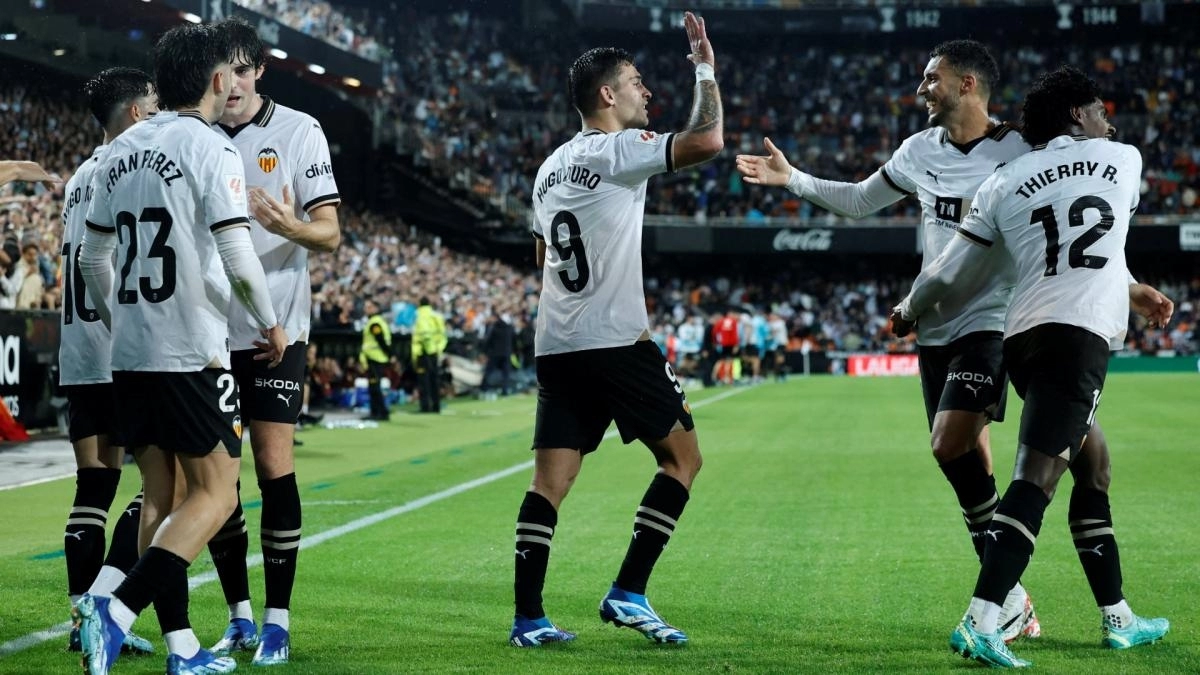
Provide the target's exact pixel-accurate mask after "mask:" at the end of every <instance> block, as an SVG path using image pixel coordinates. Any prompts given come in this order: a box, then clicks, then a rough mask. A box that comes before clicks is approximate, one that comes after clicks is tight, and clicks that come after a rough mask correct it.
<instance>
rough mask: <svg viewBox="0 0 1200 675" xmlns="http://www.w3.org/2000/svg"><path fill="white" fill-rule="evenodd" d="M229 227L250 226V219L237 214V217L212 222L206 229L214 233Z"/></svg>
mask: <svg viewBox="0 0 1200 675" xmlns="http://www.w3.org/2000/svg"><path fill="white" fill-rule="evenodd" d="M231 227H250V219H249V218H247V217H245V216H238V217H237V218H228V219H226V220H222V221H220V222H216V223H213V224H212V225H209V226H208V230H209V232H212V233H213V234H216V233H218V232H220V231H221V230H228V229H229V228H231Z"/></svg>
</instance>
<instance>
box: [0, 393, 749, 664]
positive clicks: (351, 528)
mask: <svg viewBox="0 0 1200 675" xmlns="http://www.w3.org/2000/svg"><path fill="white" fill-rule="evenodd" d="M748 389H751V387H738V388H736V389H730V390H729V391H725V392H722V393H720V394H717V395H716V396H713V397H712V398H706V399H704V400H703V401H700V402H699V403H694V404H692V407H693V408H701V407H704V406H706V405H708V404H709V403H716V402H718V401H723V400H725V399H727V398H729V397H731V396H736V395H737V394H740V393H742V392H744V391H747V390H748ZM616 435H617V431H616V430H615V429H614V430H612V431H609V432H608V433H606V434H604V438H605V439H609V438H614V437H616ZM531 468H533V460H527V461H524V462H521V463H520V464H514V465H512V466H510V467H508V468H507V469H501V470H499V471H496V472H494V473H489V474H488V475H486V476H482V477H480V478H476V479H475V480H470V481H467V482H465V483H459V484H458V485H455V486H453V487H448V488H446V489H445V490H442V491H440V492H434V493H433V494H430V495H425V496H424V497H420V498H418V499H414V500H412V501H411V502H406V503H404V504H401V505H399V506H393V507H392V508H390V509H386V510H384V511H380V512H379V513H374V514H371V515H369V516H363V517H362V518H359V519H357V520H352V521H350V522H348V523H346V524H345V525H339V526H337V527H335V528H333V529H331V530H325V531H324V532H319V533H317V534H314V535H313V536H311V537H305V538H303V539H301V540H300V549H301V550H303V549H306V548H311V547H313V546H317V545H318V544H323V543H325V542H327V541H329V540H330V539H336V538H338V537H341V536H343V535H347V534H350V533H352V532H357V531H358V530H361V529H363V528H365V527H370V526H371V525H375V524H376V523H381V522H383V521H385V520H388V519H389V518H394V517H396V516H399V515H403V514H405V513H408V512H410V511H416V510H417V509H419V508H422V507H425V506H429V505H430V504H433V503H435V502H440V501H442V500H443V499H448V498H450V497H454V496H456V495H460V494H462V493H464V492H469V491H470V490H474V489H475V488H477V487H480V486H483V485H487V484H488V483H494V482H496V481H498V480H500V479H501V478H507V477H509V476H511V475H513V474H514V473H518V472H520V471H525V470H527V469H531ZM261 564H262V554H261V553H258V554H255V555H252V556H249V557H247V558H246V569H250V568H252V567H258V566H259V565H261ZM216 580H217V571H216V570H209V571H207V572H204V573H203V574H197V575H196V576H194V577H190V578H189V579H188V589H193V588H199V587H200V586H203V585H205V584H208V583H211V582H213V581H216ZM70 630H71V622H70V621H64V622H62V623H60V624H56V625H54V626H51V627H49V628H46V629H44V630H39V631H35V632H33V633H29V634H27V635H22V636H21V637H19V638H16V639H13V640H9V641H8V642H5V643H3V644H0V658H2V657H5V656H8V655H10V654H16V653H17V652H21V651H24V650H26V649H29V648H30V647H33V646H35V645H38V644H41V643H43V642H46V641H47V640H53V639H54V638H57V637H60V636H63V635H66V634H67V633H68V632H69V631H70Z"/></svg>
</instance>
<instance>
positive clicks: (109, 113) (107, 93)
mask: <svg viewBox="0 0 1200 675" xmlns="http://www.w3.org/2000/svg"><path fill="white" fill-rule="evenodd" d="M153 87H154V81H153V80H151V79H150V76H149V75H147V74H146V73H144V72H142V71H140V70H138V69H137V68H123V67H118V68H107V69H105V70H102V71H100V72H98V73H96V76H95V77H93V78H92V79H90V80H88V81H87V82H86V83H84V85H83V93H84V94H85V95H86V96H87V98H88V107H90V108H91V110H92V116H93V117H95V118H96V121H97V122H99V123H100V126H102V127H105V128H108V123H109V122H111V121H112V119H113V116H115V115H116V114H117V111H118V110H119V109H121V108H124V107H125V106H127V105H130V104H132V103H133V102H134V101H135V100H136V99H138V98H140V97H142V96H145V95H147V94H149V93H150V91H151V90H152V89H153Z"/></svg>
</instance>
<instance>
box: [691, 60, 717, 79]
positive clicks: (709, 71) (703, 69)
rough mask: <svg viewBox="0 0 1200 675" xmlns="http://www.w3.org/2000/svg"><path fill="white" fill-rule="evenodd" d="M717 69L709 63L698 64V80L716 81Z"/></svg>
mask: <svg viewBox="0 0 1200 675" xmlns="http://www.w3.org/2000/svg"><path fill="white" fill-rule="evenodd" d="M716 81H717V71H716V69H715V68H713V67H712V64H709V63H698V64H696V82H697V83H700V82H716Z"/></svg>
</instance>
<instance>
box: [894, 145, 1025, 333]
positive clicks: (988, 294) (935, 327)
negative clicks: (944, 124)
mask: <svg viewBox="0 0 1200 675" xmlns="http://www.w3.org/2000/svg"><path fill="white" fill-rule="evenodd" d="M1028 151H1029V145H1028V144H1027V143H1026V142H1025V141H1024V140H1023V139H1022V138H1021V134H1019V133H1018V132H1017V131H1016V130H1015V129H1013V128H1012V127H1009V126H1008V125H1005V124H998V125H996V126H995V127H994V128H993V129H992V130H991V131H990V132H988V134H987V135H986V136H983V137H982V138H979V139H978V140H976V141H973V142H972V143H970V144H968V145H967V146H959V145H957V144H955V143H953V142H951V141H950V139H949V138H948V137H947V132H946V130H945V129H943V128H941V127H934V128H930V129H926V130H925V131H922V132H919V133H916V134H913V135H912V136H909V137H908V138H907V139H905V141H904V143H902V144H901V145H900V148H899V149H897V150H896V153H895V154H893V155H892V157H891V159H889V160H888V162H887V164H885V165H884V166H883V169H881V171H882V173H883V177H884V178H885V179H886V180H887V181H888V183H889V184H891V186H892V187H894V188H896V189H897V190H899V191H901V192H906V193H913V192H915V193H917V197H918V199H920V201H921V246H922V251H921V269H925V268H926V267H928V266H929V265H930V263H932V262H933V261H934V260H936V259H937V257H938V255H939V254H940V253H941V252H942V250H943V249H945V248H946V244H948V243H949V242H950V241H951V240H953V239H954V233H955V231H956V230H957V229H958V226H959V224H960V223H962V220H963V218H964V217H965V216H966V215H967V213H969V212H970V210H971V199H972V198H973V197H974V196H975V192H976V191H977V190H978V189H979V186H980V185H981V184H982V183H983V181H984V180H986V179H987V178H988V177H989V176H991V175H992V173H993V172H994V171H995V170H996V167H998V166H1000V165H1003V164H1004V163H1006V162H1010V161H1012V160H1013V159H1015V158H1016V157H1019V156H1021V155H1023V154H1025V153H1026V152H1028ZM1001 260H1002V256H993V257H991V258H989V259H988V260H987V261H986V262H985V263H984V264H987V265H997V264H998V261H1001ZM989 272H990V273H989V278H990V281H988V282H987V283H985V284H983V285H978V284H976V285H962V286H960V287H958V288H953V289H950V291H949V292H948V293H947V294H946V295H945V296H944V297H943V298H942V300H941V301H940V302H938V304H937V305H935V306H933V307H931V308H930V309H929V310H928V311H926V312H925V313H924V314H922V315H921V316H920V317H919V318H918V322H917V342H918V343H920V344H922V345H929V346H932V345H945V344H949V343H950V342H952V341H953V340H955V339H957V338H960V337H962V336H963V335H966V334H968V333H974V332H977V331H997V332H999V331H1001V330H1004V312H1005V309H1006V308H1007V306H1008V301H1009V298H1010V297H1011V294H1012V285H1013V280H1012V277H1011V276H1009V275H1006V274H1005V272H1004V270H1003V269H1001V266H997V267H994V268H993V269H991V270H990V271H989Z"/></svg>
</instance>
